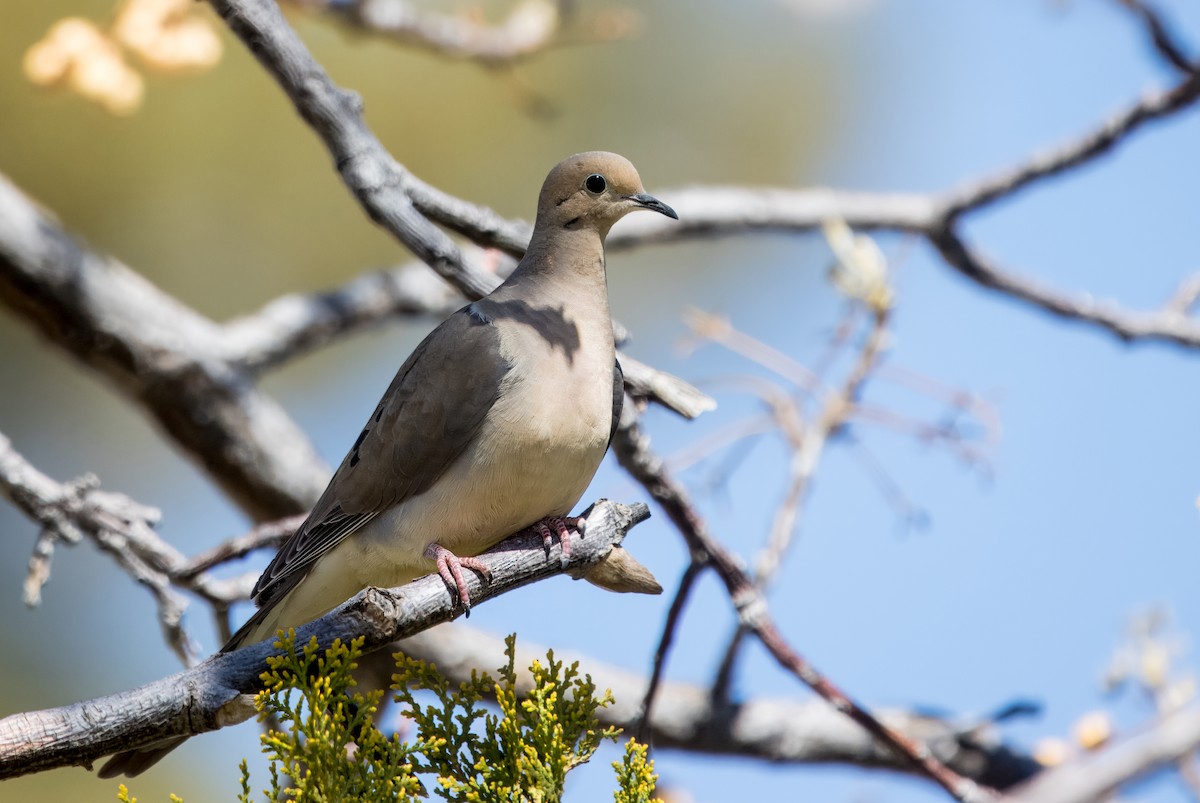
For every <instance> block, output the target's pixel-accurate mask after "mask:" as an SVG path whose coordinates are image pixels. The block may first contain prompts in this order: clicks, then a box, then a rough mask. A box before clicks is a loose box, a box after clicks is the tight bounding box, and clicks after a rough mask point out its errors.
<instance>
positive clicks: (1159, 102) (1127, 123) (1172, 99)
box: [931, 73, 1200, 233]
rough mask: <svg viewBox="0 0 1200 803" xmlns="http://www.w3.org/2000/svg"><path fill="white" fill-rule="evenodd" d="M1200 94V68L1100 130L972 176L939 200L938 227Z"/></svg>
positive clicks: (1089, 156)
mask: <svg viewBox="0 0 1200 803" xmlns="http://www.w3.org/2000/svg"><path fill="white" fill-rule="evenodd" d="M1198 97H1200V73H1196V74H1192V75H1189V77H1188V78H1187V79H1185V80H1184V81H1182V82H1181V83H1179V84H1177V85H1176V86H1174V87H1172V88H1171V89H1167V90H1160V91H1153V92H1147V93H1146V94H1144V95H1143V96H1142V98H1141V99H1140V100H1139V101H1138V102H1136V103H1134V104H1132V105H1131V106H1129V107H1128V108H1126V109H1123V110H1122V111H1120V112H1118V113H1116V114H1114V115H1113V116H1112V117H1110V118H1109V119H1108V120H1105V121H1104V122H1103V123H1101V124H1100V125H1099V126H1097V127H1096V129H1095V130H1093V131H1089V132H1088V133H1086V134H1084V135H1082V136H1080V137H1077V138H1075V139H1073V140H1071V141H1070V142H1067V143H1066V144H1064V145H1060V146H1059V147H1057V148H1053V149H1051V150H1048V151H1046V152H1045V153H1041V154H1036V155H1034V156H1033V157H1031V158H1029V159H1027V160H1026V161H1024V162H1022V163H1021V164H1019V165H1016V166H1015V167H1012V168H1009V169H1008V170H1004V171H1002V172H1001V173H999V174H998V175H995V176H993V177H991V178H985V179H981V180H975V181H971V182H968V183H967V184H966V185H965V186H962V187H959V188H958V189H955V190H951V191H950V192H948V193H946V194H945V196H943V199H942V201H941V203H940V204H939V206H940V208H939V209H938V213H937V217H938V218H939V225H938V226H937V227H936V228H941V227H944V226H947V225H950V224H951V223H953V222H954V221H955V219H956V218H958V217H959V216H960V215H962V214H963V213H964V212H967V211H974V210H976V209H980V208H982V207H984V206H986V205H988V204H990V203H993V202H995V201H997V200H999V199H1000V198H1009V197H1011V196H1012V195H1014V194H1015V193H1017V191H1019V190H1021V189H1024V188H1025V187H1028V186H1030V185H1031V184H1033V183H1034V182H1036V181H1041V180H1044V179H1047V178H1051V177H1053V176H1056V175H1059V174H1061V173H1063V172H1064V171H1066V170H1070V169H1071V168H1074V167H1078V166H1080V165H1082V164H1084V163H1086V162H1090V161H1092V160H1093V159H1095V158H1096V157H1098V156H1101V155H1103V154H1105V153H1107V152H1108V151H1110V150H1112V149H1113V148H1114V147H1115V146H1117V145H1119V144H1120V143H1122V142H1125V141H1126V140H1127V139H1129V137H1130V135H1132V134H1133V133H1134V132H1135V131H1137V130H1138V129H1139V128H1141V127H1142V126H1143V125H1145V124H1146V123H1150V122H1153V121H1155V120H1162V119H1164V118H1166V117H1169V116H1171V115H1172V114H1174V113H1176V112H1178V111H1179V110H1181V109H1184V108H1186V107H1188V106H1191V105H1192V104H1194V103H1195V102H1196V99H1197V98H1198ZM931 233H936V231H931Z"/></svg>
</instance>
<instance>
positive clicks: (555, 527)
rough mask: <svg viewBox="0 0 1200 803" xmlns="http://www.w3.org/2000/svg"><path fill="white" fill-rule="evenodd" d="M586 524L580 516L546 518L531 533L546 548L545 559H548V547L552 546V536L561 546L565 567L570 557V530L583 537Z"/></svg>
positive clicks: (534, 526)
mask: <svg viewBox="0 0 1200 803" xmlns="http://www.w3.org/2000/svg"><path fill="white" fill-rule="evenodd" d="M585 522H586V519H584V518H583V517H582V516H547V517H546V518H544V519H542V520H541V521H539V522H538V523H537V524H535V525H533V531H534V532H535V533H537V534H538V535H540V536H541V537H542V545H543V546H545V547H546V557H547V558H549V557H550V547H552V546H554V536H555V535H557V536H558V542H559V543H560V544H562V562H563V565H566V562H567V559H568V558H570V557H571V530H574V531H575V532H577V533H579V535H580V536H581V537H582V536H583V527H584V524H585Z"/></svg>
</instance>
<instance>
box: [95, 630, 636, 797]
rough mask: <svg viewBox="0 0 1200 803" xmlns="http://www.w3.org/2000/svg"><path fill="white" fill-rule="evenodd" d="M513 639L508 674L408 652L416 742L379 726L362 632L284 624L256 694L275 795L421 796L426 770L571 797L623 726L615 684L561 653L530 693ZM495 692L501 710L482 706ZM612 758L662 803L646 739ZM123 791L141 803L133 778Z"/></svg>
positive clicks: (473, 783) (449, 791)
mask: <svg viewBox="0 0 1200 803" xmlns="http://www.w3.org/2000/svg"><path fill="white" fill-rule="evenodd" d="M505 643H506V645H507V646H506V649H505V654H506V655H507V657H508V661H507V663H506V665H505V666H503V667H501V668H500V669H499V670H498V676H499V677H498V679H495V680H493V679H492V678H491V677H490V676H488V675H487V674H479V673H472V675H471V679H470V680H469V681H466V682H464V683H462V684H460V685H459V686H458V687H457V688H452V687H451V684H450V683H449V682H448V681H447V680H446V679H445V678H443V677H442V676H441V675H440V674H438V672H437V669H436V668H435V667H433V666H432V665H430V664H426V663H425V662H423V661H418V660H416V659H413V658H409V657H407V656H404V655H400V654H397V655H396V668H397V672H396V674H395V675H393V676H392V680H393V684H392V689H393V690H394V691H395V693H396V694H395V700H396V702H399V703H402V704H403V705H404V706H405V709H406V713H407V714H408V716H409V717H410V718H411V720H412V722H413V724H414V726H415V731H416V734H415V737H414V738H413V739H412V740H411V741H409V742H405V741H402V740H401V739H400V737H399V735H397V734H393V735H391V736H386V735H384V734H383V732H382V731H380V730H379V729H378V728H377V727H375V723H374V718H375V714H376V713H377V711H378V710H379V702H380V700H381V699H382V696H383V692H382V691H375V692H371V693H369V694H361V693H358V692H354V693H351V689H352V687H353V686H354V685H355V683H354V678H353V676H352V674H351V673H352V671H353V670H354V669H355V668H356V666H357V664H356V661H357V660H358V658H359V657H360V656H361V654H362V653H361V648H362V640H361V639H356V640H354V641H352V642H351V643H350V644H349V645H348V646H347V645H344V644H342V643H341V642H334V644H333V646H331V647H330V648H329V649H327V650H325V651H323V652H322V651H321V650H320V649H319V648H318V646H317V643H316V640H315V639H313V640H311V641H310V642H309V643H308V644H307V645H305V646H304V648H303V649H301V650H297V649H296V645H295V640H294V634H293V633H288V634H286V635H283V634H281V636H280V640H279V646H280V648H281V649H282V650H283V654H282V655H280V656H278V657H275V658H270V659H268V664H267V671H266V672H264V673H263V675H262V679H263V682H264V690H263V691H262V692H260V693H259V694H258V696H257V697H256V698H255V704H256V705H257V707H258V711H259V716H260V718H261V719H267V718H273V720H274V721H275V722H276V723H278V724H279V725H280V727H281V730H275V729H274V728H272V729H271V730H269V731H268V732H267V733H266V734H264V735H263V736H262V744H263V752H264V753H266V754H267V756H268V757H269V758H270V762H271V763H270V786H269V787H268V788H267V789H264V790H263V794H264V795H265V796H266V799H267V800H269V801H282V800H290V801H295V803H342V802H343V801H345V802H346V803H349V801H355V802H356V803H357V802H358V801H364V802H366V803H375V802H376V801H379V802H380V803H382V801H388V803H392V802H393V801H406V800H407V801H414V802H415V801H417V800H418V799H420V798H422V797H423V796H424V795H425V791H424V788H423V786H422V783H421V780H420V778H421V776H424V777H425V779H426V782H427V783H428V784H429V785H430V786H431V787H432V791H433V792H434V793H435V794H436V795H438V796H439V797H441V798H444V799H445V800H447V801H452V803H458V802H459V801H462V803H491V801H496V802H497V803H499V802H500V801H504V803H514V802H521V803H523V802H524V801H529V803H553V802H554V801H559V800H561V799H562V795H563V785H564V784H565V782H566V776H567V773H568V772H570V771H571V770H572V769H573V768H574V767H577V766H579V765H580V764H583V763H586V762H587V761H588V760H590V759H591V757H592V756H593V755H594V754H595V752H596V749H597V748H598V747H599V746H600V743H601V742H602V741H603V740H605V739H609V740H613V741H615V740H616V738H617V735H618V733H619V731H618V729H616V728H604V729H601V728H600V727H599V722H598V720H597V718H596V711H597V710H598V709H599V708H601V707H603V706H606V705H609V704H610V703H611V702H612V694H611V692H607V691H606V692H605V693H604V694H603V695H602V696H600V697H597V696H596V687H595V685H594V684H593V683H592V680H591V677H590V676H587V675H583V676H580V673H579V667H578V664H571V665H570V666H566V665H564V663H563V662H562V661H556V660H555V659H554V653H553V652H550V653H548V654H547V656H546V663H545V664H543V663H542V662H541V661H534V662H533V665H532V666H530V667H529V671H530V674H531V675H532V681H533V688H532V689H531V690H530V691H529V692H528V694H527V695H526V698H525V699H524V700H522V699H519V697H518V695H517V673H516V637H515V636H509V637H508V639H507V640H506V642H505ZM419 693H420V698H421V699H417V695H418V694H419ZM488 696H491V697H494V698H495V699H496V702H497V704H498V706H499V711H489V710H488V709H487V708H485V707H484V706H483V700H484V698H485V697H488ZM422 701H426V702H422ZM347 748H350V749H349V750H348V749H347ZM613 767H614V768H615V769H616V771H617V781H618V784H619V788H618V789H617V791H616V792H615V793H614V799H615V800H616V801H617V803H651V801H652V796H653V792H654V782H655V780H656V776H655V775H654V765H653V762H651V761H648V760H647V758H646V747H645V745H640V744H637V743H636V742H633V741H631V742H629V743H628V744H627V745H626V748H625V757H624V761H623V762H616V763H614V764H613ZM241 770H242V784H241V786H242V790H241V794H239V795H238V800H239V801H242V803H250V802H251V800H252V799H254V798H253V796H252V792H251V788H250V775H249V771H248V769H247V767H246V762H245V761H243V762H242V765H241ZM118 800H120V801H122V803H136V800H135V799H134V798H132V797H130V796H129V793H128V791H127V790H126V789H125V787H124V786H122V787H121V788H120V792H119V795H118ZM177 800H178V798H176V797H174V796H172V801H177Z"/></svg>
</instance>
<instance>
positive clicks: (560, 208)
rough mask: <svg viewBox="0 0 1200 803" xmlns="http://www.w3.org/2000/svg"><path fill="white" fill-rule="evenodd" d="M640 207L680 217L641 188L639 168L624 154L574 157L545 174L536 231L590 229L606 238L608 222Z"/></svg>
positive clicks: (597, 152) (539, 199)
mask: <svg viewBox="0 0 1200 803" xmlns="http://www.w3.org/2000/svg"><path fill="white" fill-rule="evenodd" d="M638 209H649V210H652V211H654V212H658V213H659V214H663V215H666V216H667V217H671V218H675V219H676V220H678V219H679V215H677V214H675V210H674V209H672V208H671V207H669V206H667V205H666V204H664V203H663V202H662V201H660V200H658V199H657V198H655V197H654V196H653V195H650V194H648V193H647V192H646V190H645V189H643V187H642V180H641V179H640V178H639V177H638V173H637V170H636V169H635V168H634V166H633V165H632V164H630V162H629V160H628V159H626V158H625V157H624V156H618V155H617V154H615V153H607V152H605V151H589V152H588V153H577V154H575V155H574V156H570V157H568V158H566V159H564V160H563V161H561V162H559V163H558V165H557V166H556V167H555V168H554V169H553V170H551V171H550V175H548V176H546V183H545V184H543V185H542V194H541V196H540V197H539V198H538V213H537V225H536V228H539V229H541V228H543V227H544V228H545V229H546V230H547V231H548V230H552V229H568V230H574V229H582V228H589V229H592V230H593V231H596V232H598V233H599V234H600V236H601V237H604V235H606V234H608V230H609V228H610V227H611V226H612V224H614V223H616V222H617V221H618V220H620V219H621V218H623V217H625V215H627V214H629V213H630V212H633V211H636V210H638Z"/></svg>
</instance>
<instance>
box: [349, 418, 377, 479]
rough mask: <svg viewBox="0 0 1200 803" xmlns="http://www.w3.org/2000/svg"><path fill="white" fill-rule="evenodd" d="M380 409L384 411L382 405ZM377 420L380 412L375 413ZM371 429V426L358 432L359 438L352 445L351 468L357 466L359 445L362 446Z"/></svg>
mask: <svg viewBox="0 0 1200 803" xmlns="http://www.w3.org/2000/svg"><path fill="white" fill-rule="evenodd" d="M379 411H380V412H383V408H382V407H381V408H380V410H379ZM375 420H376V421H378V420H379V415H378V414H376V415H375ZM370 431H371V428H370V427H367V428H366V429H364V430H363V431H362V432H360V433H358V440H356V441H355V442H354V445H353V446H351V447H350V467H351V468H354V467H355V466H357V465H358V461H359V459H360V458H359V455H358V447H360V446H362V442H363V441H364V440H365V439H366V437H367V433H368V432H370Z"/></svg>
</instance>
